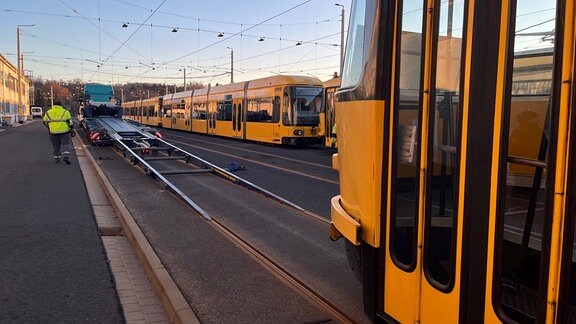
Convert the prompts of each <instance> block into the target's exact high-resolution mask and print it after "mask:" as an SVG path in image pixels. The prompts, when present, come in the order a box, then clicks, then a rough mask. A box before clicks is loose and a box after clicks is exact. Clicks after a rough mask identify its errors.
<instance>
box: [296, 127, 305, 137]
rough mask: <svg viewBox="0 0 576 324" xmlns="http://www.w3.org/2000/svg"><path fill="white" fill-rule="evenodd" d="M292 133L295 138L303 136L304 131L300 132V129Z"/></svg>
mask: <svg viewBox="0 0 576 324" xmlns="http://www.w3.org/2000/svg"><path fill="white" fill-rule="evenodd" d="M293 133H294V135H296V136H302V135H303V134H304V131H302V130H301V129H297V130H295V131H294V132H293Z"/></svg>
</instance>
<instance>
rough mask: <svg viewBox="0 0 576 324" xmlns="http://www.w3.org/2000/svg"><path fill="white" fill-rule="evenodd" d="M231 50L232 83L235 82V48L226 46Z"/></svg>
mask: <svg viewBox="0 0 576 324" xmlns="http://www.w3.org/2000/svg"><path fill="white" fill-rule="evenodd" d="M226 48H227V49H229V50H230V83H234V49H233V48H232V47H226Z"/></svg>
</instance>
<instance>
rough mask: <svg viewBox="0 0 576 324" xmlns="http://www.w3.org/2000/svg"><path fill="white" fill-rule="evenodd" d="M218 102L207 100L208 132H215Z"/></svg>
mask: <svg viewBox="0 0 576 324" xmlns="http://www.w3.org/2000/svg"><path fill="white" fill-rule="evenodd" d="M217 107H218V104H217V102H216V101H209V102H208V134H216V110H217Z"/></svg>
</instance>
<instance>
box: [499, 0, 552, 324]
mask: <svg viewBox="0 0 576 324" xmlns="http://www.w3.org/2000/svg"><path fill="white" fill-rule="evenodd" d="M518 3H521V2H518ZM518 3H515V4H516V5H518ZM516 12H517V8H516V7H512V8H511V9H510V16H511V17H509V18H510V23H509V29H508V35H513V36H511V37H510V39H509V44H508V46H507V50H508V51H507V52H506V53H505V54H504V55H506V66H507V69H506V77H505V84H504V96H503V100H502V103H499V104H502V107H503V108H504V110H503V114H502V123H501V131H500V133H501V134H511V132H510V128H511V115H512V112H511V111H512V98H513V97H515V96H517V95H515V94H514V93H513V91H514V88H513V81H514V80H513V77H514V69H513V66H514V64H513V63H514V60H515V53H514V50H515V48H514V41H515V37H514V35H516V31H515V29H516V27H517V26H516V25H517V19H516V18H517V16H516ZM554 12H555V14H556V13H558V12H559V10H558V8H556V10H555V11H554ZM555 18H557V17H555ZM556 20H557V21H556V24H557V26H558V20H560V19H556ZM557 30H561V28H559V29H557ZM557 36H558V35H557ZM560 48H561V46H559V45H558V44H555V48H554V52H553V62H554V63H553V67H552V73H553V74H555V73H557V71H558V70H559V65H558V66H557V65H556V64H561V63H557V62H556V58H557V57H558V56H559V53H561V50H560ZM552 79H553V80H554V79H555V78H554V76H553V77H552ZM556 79H557V78H556ZM559 89H560V83H559V82H558V80H554V81H553V84H552V89H551V91H550V94H549V98H548V104H547V108H546V114H547V117H546V118H545V121H544V125H543V128H542V130H541V131H542V133H543V135H542V138H544V137H547V143H548V145H547V148H546V153H545V157H544V158H543V160H541V162H544V163H545V164H546V167H545V172H544V173H543V174H542V175H541V180H540V181H544V182H541V183H540V185H538V188H537V192H538V191H540V190H542V187H541V184H542V183H544V184H545V187H544V190H545V192H544V194H543V195H541V196H543V200H542V202H543V204H544V208H543V209H544V212H543V216H542V218H543V219H542V224H541V225H542V233H541V235H542V239H541V243H540V248H539V250H537V249H533V248H531V247H530V241H532V233H533V231H534V229H533V227H530V233H529V236H528V241H527V244H526V246H525V247H524V246H523V245H524V242H522V243H520V244H517V243H514V242H513V241H512V240H506V238H505V229H504V227H505V225H506V216H507V215H506V210H507V208H508V196H509V191H508V183H507V176H508V173H509V171H508V169H509V165H522V164H523V163H518V162H515V161H509V156H510V153H509V149H510V146H511V141H512V140H511V139H510V138H509V137H507V136H502V137H501V138H500V142H499V143H498V146H499V150H500V152H501V154H500V161H498V163H499V174H498V183H497V189H498V190H497V191H498V192H497V208H496V229H495V237H494V256H493V264H494V267H493V269H492V271H493V280H492V296H491V300H492V303H493V307H494V309H495V310H496V314H497V316H498V318H499V319H500V320H501V321H503V322H510V321H514V322H534V321H536V322H539V321H543V316H545V313H546V307H547V298H546V295H547V292H548V289H543V287H547V285H548V276H549V265H550V264H549V262H550V244H551V243H550V235H549V234H550V232H551V226H552V216H553V214H552V213H553V204H554V203H553V199H554V187H555V177H554V174H555V160H556V147H555V146H556V145H555V144H554V143H555V140H556V139H557V136H556V132H557V128H558V116H557V114H555V109H552V107H556V106H557V101H558V98H559ZM525 97H529V96H525ZM532 97H534V96H532ZM546 128H548V130H546ZM546 131H548V132H547V133H546ZM510 137H511V136H510ZM542 143H543V141H542V140H541V143H540V145H542ZM539 154H540V153H539ZM525 160H533V161H536V160H539V159H538V158H536V159H532V158H528V157H526V158H525ZM533 168H534V173H535V174H536V173H537V171H536V169H537V168H536V167H533ZM535 181H536V180H535V178H533V182H532V185H533V186H534V183H535ZM537 196H538V193H537V194H536V201H535V202H534V203H535V204H536V203H538V202H539V201H540V199H537ZM534 213H535V212H534ZM535 216H536V215H534V217H535ZM527 218H528V211H526V216H525V223H524V229H521V230H522V231H521V235H522V237H521V239H522V241H524V238H525V230H526V228H527V224H526V219H527ZM507 242H508V243H507ZM506 244H508V245H507V246H506ZM505 248H507V249H508V250H512V251H513V249H518V251H519V253H520V255H519V256H517V255H516V254H515V253H514V256H515V257H516V259H518V257H519V259H518V260H516V264H515V263H514V261H515V258H507V257H506V256H505V253H504V249H505ZM530 250H532V251H530ZM533 251H534V252H533ZM535 252H536V253H535ZM508 254H509V255H508V256H512V254H513V253H512V252H508ZM536 264H537V265H536ZM530 266H531V267H532V269H535V273H528V274H527V273H526V272H527V271H526V269H525V268H528V267H530ZM515 268H519V269H520V270H518V269H515ZM505 271H507V272H512V271H516V272H515V273H513V274H512V276H511V277H512V278H513V279H515V281H513V280H511V279H508V280H505V279H506V278H505V277H506V275H505V274H504V272H505ZM534 274H536V275H537V276H538V279H536V282H535V283H532V281H534V280H533V278H531V277H532V276H534ZM530 280H532V281H530ZM522 281H523V282H522ZM531 283H532V286H534V287H535V288H534V290H535V291H536V294H532V295H536V296H532V297H533V302H534V304H535V309H533V313H534V315H532V314H529V313H528V312H527V311H528V310H527V309H522V310H519V309H516V308H513V307H511V306H510V305H506V304H505V303H504V296H503V294H504V292H505V291H506V290H508V289H510V288H509V287H512V289H513V290H514V291H515V295H519V294H520V293H521V292H523V291H527V290H530V289H532V288H531V287H529V286H528V285H529V284H531ZM529 294H530V293H529ZM524 295H526V294H524ZM516 298H522V297H516ZM526 304H528V303H526ZM533 316H534V317H533Z"/></svg>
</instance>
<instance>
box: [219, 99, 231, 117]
mask: <svg viewBox="0 0 576 324" xmlns="http://www.w3.org/2000/svg"><path fill="white" fill-rule="evenodd" d="M216 120H228V121H230V120H232V100H224V101H218V107H217V108H216Z"/></svg>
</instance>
